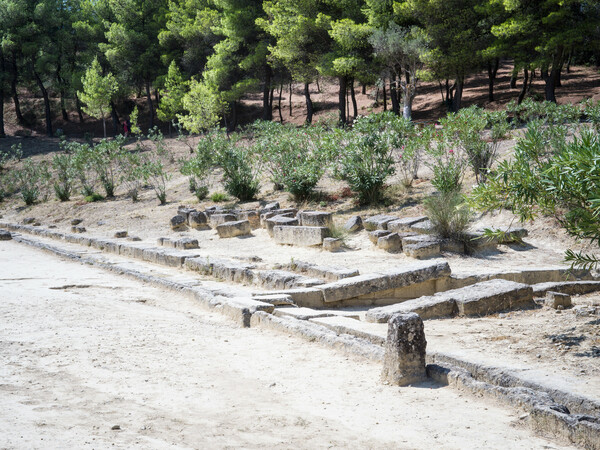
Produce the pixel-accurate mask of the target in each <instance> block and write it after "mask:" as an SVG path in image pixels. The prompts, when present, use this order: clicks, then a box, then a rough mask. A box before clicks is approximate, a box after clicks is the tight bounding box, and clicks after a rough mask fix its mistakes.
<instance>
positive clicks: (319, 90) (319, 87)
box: [316, 77, 321, 94]
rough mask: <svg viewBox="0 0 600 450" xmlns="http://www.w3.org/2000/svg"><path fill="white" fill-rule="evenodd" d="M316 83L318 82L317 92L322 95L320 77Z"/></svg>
mask: <svg viewBox="0 0 600 450" xmlns="http://www.w3.org/2000/svg"><path fill="white" fill-rule="evenodd" d="M316 82H317V92H318V93H319V94H320V93H321V85H320V84H319V77H317V79H316Z"/></svg>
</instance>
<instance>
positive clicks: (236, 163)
mask: <svg viewBox="0 0 600 450" xmlns="http://www.w3.org/2000/svg"><path fill="white" fill-rule="evenodd" d="M215 156H216V162H217V164H218V166H219V167H220V168H221V169H222V170H223V182H224V185H225V191H227V193H228V194H230V195H232V196H234V197H237V198H238V199H239V200H240V201H242V202H244V201H248V200H253V199H254V198H255V197H256V195H257V194H258V192H259V191H260V185H259V181H258V173H257V172H258V171H257V167H256V162H255V160H254V155H253V153H252V152H251V151H250V149H248V148H245V147H242V146H235V145H230V146H228V147H227V148H225V149H221V151H220V152H219V153H218V154H217V155H215Z"/></svg>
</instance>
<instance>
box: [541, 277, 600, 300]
mask: <svg viewBox="0 0 600 450" xmlns="http://www.w3.org/2000/svg"><path fill="white" fill-rule="evenodd" d="M532 288H533V295H535V296H536V297H544V296H545V295H546V293H547V292H548V291H554V292H560V293H563V294H569V295H582V294H589V293H590V292H598V291H600V281H558V282H549V283H538V284H534V285H533V286H532Z"/></svg>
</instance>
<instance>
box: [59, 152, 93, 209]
mask: <svg viewBox="0 0 600 450" xmlns="http://www.w3.org/2000/svg"><path fill="white" fill-rule="evenodd" d="M62 147H63V150H65V152H66V153H70V154H72V155H73V168H74V170H75V176H76V177H77V178H78V179H79V183H80V184H81V195H83V196H84V197H87V196H89V195H92V194H93V193H94V191H95V189H96V184H97V182H98V179H97V177H98V175H97V173H96V171H95V170H94V157H93V155H94V153H93V149H92V146H91V145H90V144H87V143H85V144H81V143H79V142H65V143H64V144H63V145H62Z"/></svg>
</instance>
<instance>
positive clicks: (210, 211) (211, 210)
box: [204, 206, 221, 217]
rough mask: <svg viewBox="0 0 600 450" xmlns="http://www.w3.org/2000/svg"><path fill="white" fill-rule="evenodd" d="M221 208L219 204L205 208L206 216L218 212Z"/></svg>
mask: <svg viewBox="0 0 600 450" xmlns="http://www.w3.org/2000/svg"><path fill="white" fill-rule="evenodd" d="M220 210H221V208H220V207H219V206H209V207H208V208H206V209H205V210H204V214H206V217H210V216H212V215H213V214H216V213H217V212H219V211H220Z"/></svg>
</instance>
